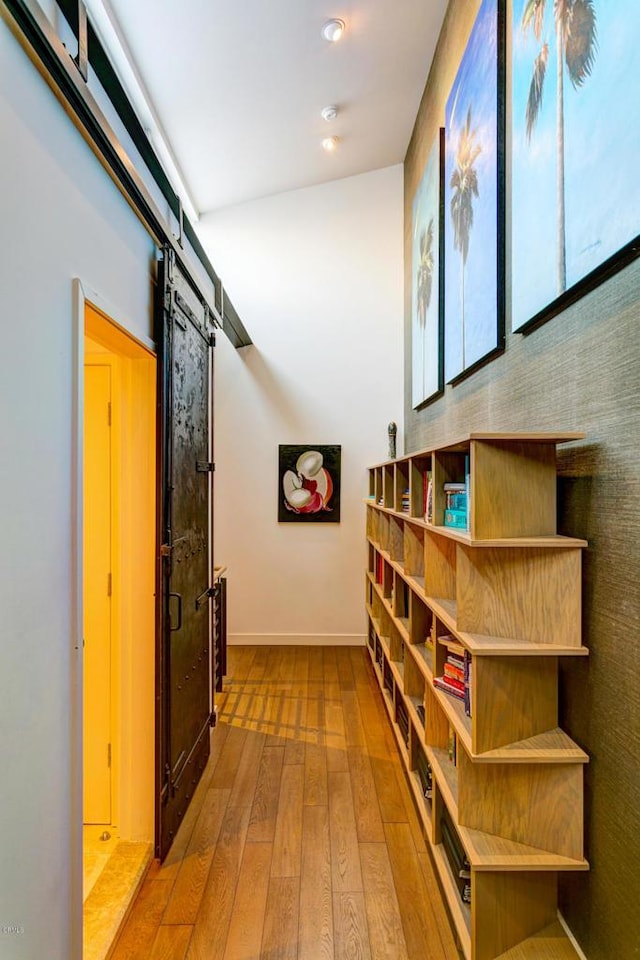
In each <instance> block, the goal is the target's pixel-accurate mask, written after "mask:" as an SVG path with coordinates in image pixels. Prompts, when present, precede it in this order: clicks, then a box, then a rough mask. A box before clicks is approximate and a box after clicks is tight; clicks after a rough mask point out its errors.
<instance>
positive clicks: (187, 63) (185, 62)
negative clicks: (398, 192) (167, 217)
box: [102, 0, 447, 213]
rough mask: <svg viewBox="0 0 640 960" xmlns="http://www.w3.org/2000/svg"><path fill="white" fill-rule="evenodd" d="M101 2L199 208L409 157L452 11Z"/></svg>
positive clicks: (345, 0) (326, 3) (421, 5)
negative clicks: (329, 110)
mask: <svg viewBox="0 0 640 960" xmlns="http://www.w3.org/2000/svg"><path fill="white" fill-rule="evenodd" d="M102 2H103V4H104V5H105V6H106V7H107V8H108V10H109V12H110V14H111V17H112V19H115V21H116V25H117V27H118V29H119V31H120V33H121V37H122V38H124V41H125V44H126V46H127V47H128V51H129V54H130V57H131V58H132V59H133V62H134V63H135V66H136V68H137V72H138V74H139V78H140V79H141V81H142V84H143V86H144V88H145V92H146V94H147V97H148V99H149V100H150V102H151V104H152V106H153V108H154V110H155V113H156V115H157V118H158V120H159V122H160V126H161V128H162V129H163V131H164V134H165V136H166V139H167V140H168V142H169V144H170V146H171V149H172V151H173V153H174V155H175V158H176V160H177V164H178V167H179V168H180V170H181V172H182V174H183V177H184V180H185V181H186V183H187V185H188V187H189V190H190V193H191V196H192V198H193V200H194V203H195V207H196V209H197V210H198V211H199V212H200V213H206V212H208V211H212V210H216V209H219V208H221V207H225V206H230V205H232V204H237V203H243V202H245V201H249V200H254V199H257V198H259V197H264V196H269V195H272V194H276V193H280V192H284V191H287V190H294V189H297V188H300V187H306V186H311V185H313V184H318V183H324V182H326V181H329V180H334V179H339V178H341V177H347V176H351V175H354V174H357V173H363V172H365V171H368V170H374V169H378V168H381V167H386V166H389V165H391V164H394V163H400V162H402V160H403V159H404V155H405V152H406V149H407V146H408V142H409V138H410V136H411V131H412V128H413V123H414V120H415V117H416V113H417V111H418V106H419V103H420V98H421V96H422V92H423V90H424V86H425V83H426V79H427V75H428V72H429V68H430V65H431V60H432V56H433V52H434V50H435V45H436V42H437V38H438V35H439V32H440V27H441V25H442V20H443V17H444V13H445V10H446V6H447V0H335V3H331V2H330V0H181V2H180V3H176V2H175V0H160V2H158V0H102ZM330 17H338V18H340V19H342V20H344V21H345V23H346V28H347V29H346V31H345V35H344V37H343V39H342V40H341V41H340V42H339V43H335V44H331V43H327V42H326V41H325V40H323V39H322V36H321V29H322V26H323V24H324V23H325V21H326V20H327V19H329V18H330ZM328 105H335V106H337V107H338V116H337V117H336V119H335V120H333V121H331V122H327V121H325V120H323V119H322V117H321V111H322V109H323V107H325V106H328ZM328 136H336V137H338V138H339V144H338V148H337V149H336V150H335V151H333V152H332V153H327V152H326V151H324V150H323V149H322V146H321V141H322V139H323V138H325V137H328Z"/></svg>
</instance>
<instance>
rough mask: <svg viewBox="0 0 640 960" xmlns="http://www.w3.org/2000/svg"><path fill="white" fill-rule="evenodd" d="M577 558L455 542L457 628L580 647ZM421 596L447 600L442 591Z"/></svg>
mask: <svg viewBox="0 0 640 960" xmlns="http://www.w3.org/2000/svg"><path fill="white" fill-rule="evenodd" d="M445 542H450V541H445ZM581 558H582V554H581V551H580V550H579V549H575V550H562V551H559V550H548V549H538V548H532V549H528V550H524V551H523V550H516V549H508V548H507V549H501V550H498V549H491V548H488V549H486V550H474V549H473V548H470V547H465V546H463V545H462V544H458V545H457V557H456V580H457V595H456V600H457V602H456V627H457V630H458V631H459V632H462V633H469V634H481V635H489V636H494V637H504V638H507V639H508V638H515V639H518V640H525V641H529V642H531V643H546V644H551V645H556V644H557V645H559V646H561V647H576V648H578V647H581V646H582V627H581V619H582V617H581V600H580V582H581V581H580V570H581ZM427 594H429V595H431V596H436V597H445V598H448V596H449V594H447V592H446V591H442V590H440V591H437V590H429V589H427Z"/></svg>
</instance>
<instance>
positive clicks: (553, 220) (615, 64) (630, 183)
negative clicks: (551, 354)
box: [511, 0, 640, 330]
mask: <svg viewBox="0 0 640 960" xmlns="http://www.w3.org/2000/svg"><path fill="white" fill-rule="evenodd" d="M512 31H513V32H512V49H513V70H512V121H511V126H512V130H511V133H512V136H511V139H512V151H513V156H512V218H513V223H512V257H511V259H512V264H513V266H512V329H513V330H525V329H527V328H532V327H533V326H537V325H538V324H540V323H541V322H543V321H544V320H547V319H549V318H550V317H552V316H554V315H555V314H557V313H559V312H560V311H561V310H563V309H564V308H565V307H566V306H568V304H570V303H572V302H573V301H575V300H577V299H578V298H579V297H581V296H583V295H584V294H585V293H586V292H587V291H588V290H591V289H593V288H594V287H595V286H597V285H598V284H599V283H601V282H602V281H603V280H605V279H606V278H607V277H609V276H610V275H611V274H612V273H614V272H616V271H617V270H619V269H620V268H621V267H623V266H625V265H626V264H627V263H629V262H630V261H631V260H632V259H634V258H635V257H637V256H638V254H640V242H639V241H640V237H639V234H640V185H639V184H640V181H639V179H638V152H639V150H640V125H639V124H638V122H637V104H638V100H639V98H640V74H639V73H638V69H637V52H638V47H639V46H640V4H639V3H638V0H616V2H615V3H612V2H611V0H513V23H512ZM634 111H636V114H635V115H634Z"/></svg>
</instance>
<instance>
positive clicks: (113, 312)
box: [73, 278, 156, 354]
mask: <svg viewBox="0 0 640 960" xmlns="http://www.w3.org/2000/svg"><path fill="white" fill-rule="evenodd" d="M73 282H74V285H75V284H76V283H77V284H78V286H79V287H80V290H81V291H82V298H83V301H82V303H83V306H82V322H83V332H84V304H85V302H88V303H90V304H91V305H92V306H93V307H95V308H96V310H98V311H99V312H100V313H102V314H104V316H105V317H106V319H107V320H108V321H109V323H110V324H112V325H113V326H114V327H116V328H117V329H118V330H119V331H120V333H123V334H124V336H125V337H128V339H129V340H135V342H136V343H138V344H140V346H141V347H144V348H145V350H149V351H150V352H151V353H153V354H155V353H156V343H155V341H154V340H152V339H151V337H143V336H142V335H141V334H139V333H132V332H131V331H132V325H131V324H130V325H128V326H127V325H123V324H122V323H119V322H118V321H117V320H114V317H121V316H122V310H118V309H117V307H114V305H113V304H112V303H110V302H109V300H107V299H106V297H103V296H102V294H101V293H98V292H97V290H92V289H91V287H88V286H87V285H86V284H83V283H82V281H81V280H78V279H77V278H76V279H75V280H74V281H73ZM125 319H126V318H125Z"/></svg>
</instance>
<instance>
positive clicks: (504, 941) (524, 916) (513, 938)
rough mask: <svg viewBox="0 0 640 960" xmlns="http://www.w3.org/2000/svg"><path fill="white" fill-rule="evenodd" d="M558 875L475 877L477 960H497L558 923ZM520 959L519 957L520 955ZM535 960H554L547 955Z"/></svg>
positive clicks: (474, 916) (494, 874) (476, 875)
mask: <svg viewBox="0 0 640 960" xmlns="http://www.w3.org/2000/svg"><path fill="white" fill-rule="evenodd" d="M557 886H558V883H557V875H556V874H555V873H549V874H540V873H522V874H510V873H506V874H500V873H477V872H475V871H474V874H473V905H472V910H471V913H472V931H473V934H472V935H473V940H474V946H475V952H474V960H495V958H497V957H502V955H503V954H504V953H505V951H507V950H510V949H511V948H515V947H516V944H520V943H522V942H523V941H525V942H526V940H528V939H529V938H530V937H532V936H535V934H537V933H538V932H539V931H541V930H544V929H545V928H548V927H549V925H550V924H552V923H554V922H557V912H556V904H557ZM516 956H517V954H516ZM531 956H532V957H533V956H535V960H542V958H544V960H552V957H553V955H551V956H549V957H547V955H546V954H545V953H538V954H534V955H531Z"/></svg>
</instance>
